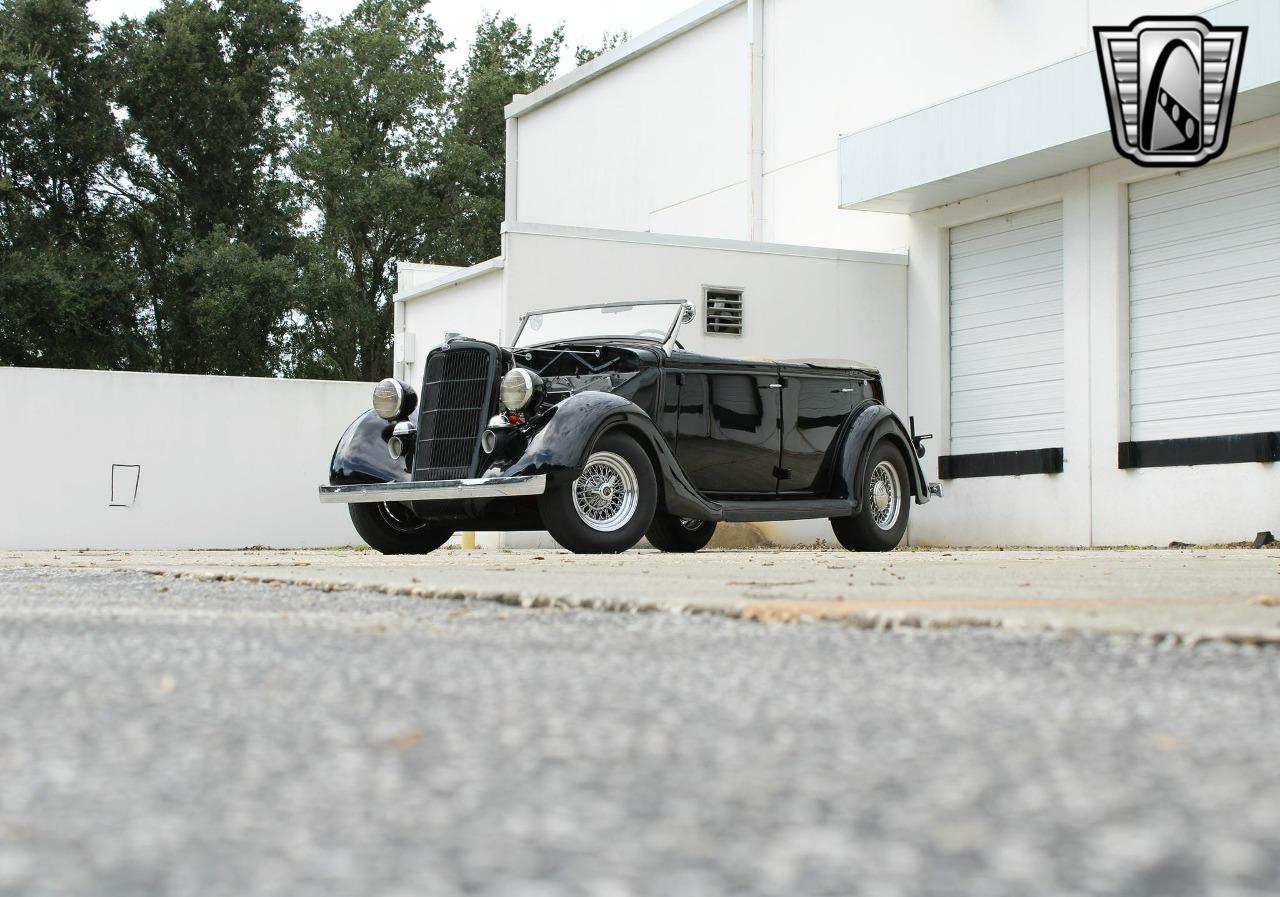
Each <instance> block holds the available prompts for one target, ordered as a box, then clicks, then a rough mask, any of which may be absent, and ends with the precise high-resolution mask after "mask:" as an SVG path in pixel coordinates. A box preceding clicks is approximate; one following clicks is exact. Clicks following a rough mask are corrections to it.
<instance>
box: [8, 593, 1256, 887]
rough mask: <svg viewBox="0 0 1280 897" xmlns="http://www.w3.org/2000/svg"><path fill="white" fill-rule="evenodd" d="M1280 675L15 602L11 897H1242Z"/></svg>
mask: <svg viewBox="0 0 1280 897" xmlns="http://www.w3.org/2000/svg"><path fill="white" fill-rule="evenodd" d="M1278 680H1280V649H1277V648H1274V647H1267V646H1261V647H1260V646H1252V645H1236V644H1230V643H1226V642H1216V641H1209V642H1204V643H1199V644H1194V645H1190V644H1178V643H1177V642H1176V640H1173V639H1169V638H1164V639H1153V638H1145V637H1130V636H1103V635H1083V634H1057V635H1045V634H1036V633H1030V632H1015V631H1006V630H991V629H982V628H953V629H944V630H929V629H905V630H895V631H880V630H868V629H863V628H859V627H858V626H857V625H851V624H849V623H841V622H831V623H823V624H819V625H787V624H779V623H765V622H752V621H746V620H741V619H730V618H725V617H720V616H714V615H706V614H703V615H690V614H677V613H647V614H630V613H603V612H596V611H586V610H565V609H556V608H545V609H521V608H515V607H507V606H503V605H501V604H496V603H491V602H482V601H460V600H431V599H425V598H421V597H411V596H402V595H392V594H385V593H381V592H375V591H366V590H358V589H354V590H346V591H324V590H318V589H309V588H303V587H299V586H292V585H269V584H262V583H241V582H210V581H201V580H196V579H192V578H173V577H169V576H154V575H147V574H142V573H136V572H123V571H103V570H89V571H86V570H79V571H77V570H65V569H10V570H5V571H0V707H3V708H4V712H3V713H2V714H0V894H4V895H19V894H20V895H24V897H27V895H32V897H35V895H90V894H92V895H102V897H112V895H136V894H148V895H151V894H165V895H201V897H218V895H235V897H252V895H277V894H278V895H300V894H307V895H311V894H320V895H330V894H332V895H430V897H450V895H456V894H481V895H493V897H508V895H531V897H553V895H555V897H559V895H599V897H621V895H632V894H636V895H649V894H652V895H663V897H669V895H710V897H714V895H730V894H732V895H755V894H770V895H775V894H776V895H788V897H795V895H853V894H859V895H862V894H865V895H873V897H880V895H885V897H888V895H1006V894H1007V895H1020V897H1022V895H1031V894H1034V895H1055V894H1124V895H1166V897H1177V895H1204V894H1214V895H1236V894H1274V893H1275V892H1276V883H1277V882H1280V766H1278V765H1277V763H1276V757H1277V756H1280V688H1277V685H1278V684H1280V683H1278Z"/></svg>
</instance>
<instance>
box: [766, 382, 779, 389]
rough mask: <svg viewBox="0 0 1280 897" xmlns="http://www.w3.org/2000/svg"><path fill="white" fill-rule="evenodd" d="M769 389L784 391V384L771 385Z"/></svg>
mask: <svg viewBox="0 0 1280 897" xmlns="http://www.w3.org/2000/svg"><path fill="white" fill-rule="evenodd" d="M769 388H770V389H782V384H781V383H770V384H769Z"/></svg>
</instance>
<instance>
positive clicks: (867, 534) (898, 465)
mask: <svg viewBox="0 0 1280 897" xmlns="http://www.w3.org/2000/svg"><path fill="white" fill-rule="evenodd" d="M858 485H859V486H860V488H861V489H862V510H861V511H859V512H858V513H857V514H856V515H854V516H853V517H832V518H831V529H832V531H833V532H834V533H835V535H836V539H837V540H838V541H839V542H840V544H841V545H843V546H844V547H845V548H847V549H848V550H849V551H893V549H895V548H897V547H898V543H899V542H901V541H902V537H903V535H904V534H905V533H906V531H907V518H908V517H909V516H910V515H911V481H910V480H909V479H908V478H907V462H906V461H905V460H904V459H903V457H902V452H900V451H899V450H898V448H897V446H895V445H894V444H893V443H891V442H889V441H887V440H884V439H882V440H880V441H879V442H877V443H876V445H875V447H874V448H873V449H872V450H871V457H870V458H869V459H868V461H867V472H866V474H865V475H864V477H863V481H862V482H861V483H859V484H858Z"/></svg>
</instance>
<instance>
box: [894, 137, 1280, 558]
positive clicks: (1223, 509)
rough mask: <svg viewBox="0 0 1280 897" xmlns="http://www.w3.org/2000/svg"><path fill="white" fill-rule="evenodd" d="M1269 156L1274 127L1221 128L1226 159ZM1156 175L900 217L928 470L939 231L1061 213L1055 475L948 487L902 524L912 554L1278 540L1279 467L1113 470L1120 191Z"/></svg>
mask: <svg viewBox="0 0 1280 897" xmlns="http://www.w3.org/2000/svg"><path fill="white" fill-rule="evenodd" d="M1276 146H1280V117H1276V118H1270V119H1265V120H1262V121H1258V122H1254V123H1250V124H1247V125H1242V126H1238V127H1236V128H1233V129H1232V135H1231V144H1230V150H1229V151H1228V153H1227V154H1225V156H1224V158H1228V159H1229V158H1232V157H1234V156H1240V155H1247V154H1249V153H1255V152H1259V151H1261V150H1263V149H1268V148H1272V147H1276ZM1164 174H1167V172H1165V171H1161V170H1158V169H1157V170H1151V169H1141V168H1138V167H1137V166H1134V165H1132V164H1131V163H1129V162H1128V161H1126V160H1116V161H1114V162H1108V163H1106V164H1103V165H1097V166H1094V167H1092V168H1090V169H1083V170H1079V171H1074V172H1071V173H1069V174H1065V175H1062V176H1060V177H1055V178H1049V179H1046V180H1043V181H1038V182H1035V183H1033V184H1026V185H1022V186H1020V187H1016V188H1011V189H1008V190H1002V191H999V192H997V193H992V194H987V195H984V196H979V197H974V198H972V199H969V200H965V201H963V202H959V203H954V204H952V205H950V206H946V207H944V208H941V209H936V210H932V211H929V212H922V213H918V214H915V215H912V216H911V235H910V236H911V265H910V269H909V272H908V279H907V280H908V287H907V291H908V323H909V326H910V336H909V337H908V355H909V358H910V362H911V363H910V373H909V375H908V383H909V396H908V400H907V410H908V412H909V413H911V414H914V415H915V416H916V419H917V423H918V424H919V425H920V426H921V428H923V429H932V430H933V432H934V433H935V434H937V437H938V438H936V439H935V440H934V442H933V443H931V444H930V453H929V455H928V456H927V457H926V461H925V465H926V472H927V473H928V474H929V475H930V477H934V476H936V474H937V456H938V455H939V454H946V453H948V450H949V445H948V442H949V434H948V433H947V426H948V423H947V422H948V420H949V413H948V408H947V401H948V383H949V381H948V370H949V367H948V359H947V343H948V339H947V337H948V323H947V322H948V319H947V297H948V292H949V291H948V277H947V246H948V242H947V241H948V228H950V227H953V226H955V225H959V224H963V223H967V222H969V221H977V220H981V219H984V218H989V217H991V216H994V215H1000V214H1005V213H1008V212H1013V211H1017V210H1019V209H1024V208H1031V207H1033V206H1038V205H1042V204H1044V203H1047V202H1054V201H1058V200H1061V201H1062V203H1063V240H1064V246H1063V250H1064V253H1063V255H1064V259H1063V275H1064V312H1063V316H1064V328H1065V333H1064V346H1065V366H1064V367H1065V371H1064V388H1065V400H1066V408H1065V412H1066V420H1065V442H1064V446H1063V448H1064V449H1065V452H1064V456H1065V457H1064V465H1063V466H1064V469H1063V472H1062V473H1061V474H1055V475H1034V476H1021V477H980V478H972V479H958V480H950V481H947V482H946V484H945V485H946V489H947V496H946V499H945V500H944V501H940V502H936V503H933V504H930V505H929V506H928V507H927V508H926V509H925V510H924V512H923V513H920V514H918V515H917V516H916V517H915V518H913V526H912V540H913V542H914V543H915V544H925V545H928V544H944V545H954V544H974V545H998V544H1004V545H1089V544H1094V545H1125V544H1154V545H1162V544H1166V543H1168V542H1170V541H1173V540H1178V541H1184V542H1196V543H1212V542H1235V541H1241V540H1246V539H1251V538H1252V537H1253V535H1254V534H1255V533H1257V532H1259V531H1261V530H1271V531H1280V465H1277V464H1263V463H1244V464H1216V465H1201V466H1195V467H1165V468H1143V469H1135V470H1121V469H1120V468H1119V466H1118V462H1117V452H1118V445H1119V443H1120V442H1124V441H1128V440H1129V395H1128V368H1129V358H1128V350H1129V339H1128V314H1129V312H1128V219H1127V214H1128V210H1127V196H1128V193H1127V191H1128V185H1129V184H1130V183H1133V182H1135V181H1138V180H1142V179H1146V178H1151V177H1160V176H1161V175H1164Z"/></svg>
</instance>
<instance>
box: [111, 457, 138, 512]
mask: <svg viewBox="0 0 1280 897" xmlns="http://www.w3.org/2000/svg"><path fill="white" fill-rule="evenodd" d="M141 477H142V465H140V464H112V465H111V504H110V505H109V507H112V508H132V507H133V503H134V502H135V501H137V500H138V480H139V479H140V478H141Z"/></svg>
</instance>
